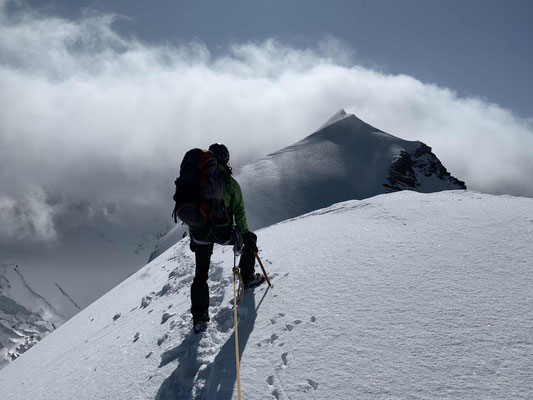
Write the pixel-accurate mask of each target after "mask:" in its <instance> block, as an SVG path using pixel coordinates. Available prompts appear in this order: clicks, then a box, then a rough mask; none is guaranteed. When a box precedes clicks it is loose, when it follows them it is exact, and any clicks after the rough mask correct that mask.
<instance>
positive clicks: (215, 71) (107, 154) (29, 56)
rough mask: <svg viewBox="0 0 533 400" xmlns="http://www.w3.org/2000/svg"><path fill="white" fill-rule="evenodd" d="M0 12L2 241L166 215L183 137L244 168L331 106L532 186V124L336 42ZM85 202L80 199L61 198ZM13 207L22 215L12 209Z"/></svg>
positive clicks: (307, 128)
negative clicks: (153, 33) (138, 35)
mask: <svg viewBox="0 0 533 400" xmlns="http://www.w3.org/2000/svg"><path fill="white" fill-rule="evenodd" d="M0 10H1V11H0V38H1V40H0V87H2V91H1V92H0V109H1V110H2V114H1V118H0V180H1V184H0V196H2V199H4V200H3V202H4V203H2V204H3V206H2V207H3V208H2V210H4V211H2V212H3V213H4V214H2V217H1V218H3V221H4V220H8V221H10V224H7V225H4V224H2V225H3V226H4V227H2V228H0V230H1V231H2V232H3V233H1V234H2V235H4V236H7V235H16V236H17V235H18V236H20V235H21V233H20V232H24V234H26V235H30V233H29V232H33V233H32V235H41V236H42V237H43V238H48V239H49V238H53V237H54V234H52V232H55V230H54V229H53V223H52V221H53V218H54V216H55V218H56V219H57V218H58V216H60V215H61V213H63V214H64V213H69V218H63V219H62V221H70V222H64V223H72V224H75V223H76V222H75V220H76V218H81V217H80V216H77V214H76V213H80V210H83V212H84V213H85V215H84V216H83V218H86V217H88V215H89V214H90V215H94V214H95V211H94V210H95V209H98V210H100V211H98V212H97V213H96V214H98V215H105V216H106V217H109V218H115V221H120V220H121V219H124V218H125V216H128V217H131V215H138V213H137V212H136V211H135V210H138V209H143V210H144V211H143V213H144V214H143V215H144V217H143V218H146V220H149V218H151V217H153V216H154V215H161V214H162V213H164V215H165V216H166V214H168V212H167V211H168V210H167V209H168V207H170V206H169V204H170V203H171V201H170V196H171V195H172V193H171V192H172V190H173V189H172V181H173V178H174V176H175V175H176V173H177V170H178V166H179V162H180V159H181V157H182V155H183V153H184V152H185V151H186V150H187V149H188V148H191V147H195V146H202V147H206V146H208V145H209V144H210V143H211V142H215V141H217V142H224V143H226V144H227V145H228V146H229V148H230V150H231V152H232V158H233V163H234V164H239V163H242V162H245V161H250V160H252V159H254V158H256V157H259V156H262V155H264V154H267V153H269V152H271V151H274V150H277V149H279V148H280V147H283V146H285V145H288V144H291V143H292V142H294V141H297V140H299V139H301V138H303V137H304V136H305V135H307V134H309V133H311V132H312V131H313V130H314V129H316V128H317V127H319V126H320V125H321V124H322V122H324V121H325V120H326V119H327V118H328V117H329V116H330V115H331V114H333V113H334V112H336V111H337V110H338V109H339V108H345V109H347V111H350V112H353V113H355V114H356V115H357V116H359V117H360V118H362V119H363V120H366V121H367V122H369V123H370V124H372V125H374V126H376V127H377V128H380V129H383V130H385V131H388V132H389V133H391V134H394V135H397V136H400V137H403V138H405V139H411V140H421V141H424V142H426V143H427V144H428V145H430V146H432V147H433V149H434V151H435V152H436V154H437V156H439V157H440V158H441V160H442V161H443V162H444V164H445V165H446V166H447V167H448V169H450V170H451V172H452V173H453V174H454V175H456V176H457V177H458V178H460V179H463V180H465V181H466V182H467V184H468V186H469V187H470V188H472V189H476V190H480V191H486V192H493V193H510V194H517V195H527V196H533V181H532V180H531V179H530V177H531V176H532V174H533V161H532V160H533V157H532V156H533V132H532V128H531V124H530V123H528V122H527V121H525V120H520V119H519V118H517V117H516V116H514V115H513V114H512V113H511V112H510V111H508V110H504V109H502V108H500V107H498V106H497V105H494V104H489V103H487V102H486V101H484V100H481V99H476V98H459V97H458V96H457V95H456V94H455V93H454V92H453V91H451V90H449V89H445V88H439V87H436V86H434V85H428V84H424V83H422V82H420V81H418V80H416V79H414V78H412V77H408V76H394V75H387V74H383V73H380V72H377V71H374V70H371V69H369V68H364V67H362V66H357V65H355V66H350V65H349V63H348V60H349V59H350V57H352V53H351V52H350V51H348V50H345V48H344V47H343V45H341V44H339V43H338V42H335V41H334V40H331V39H330V40H329V41H328V42H324V43H321V44H320V45H319V46H317V49H314V50H313V49H295V48H291V47H287V46H284V45H282V44H279V43H277V42H275V41H266V42H264V43H259V44H249V43H247V44H235V45H233V46H231V47H230V51H229V53H228V54H227V55H225V56H222V57H219V58H212V56H211V55H210V53H209V51H208V49H207V48H206V47H205V46H204V45H203V44H202V43H191V44H189V45H186V46H181V47H171V46H164V45H160V46H155V45H146V44H143V43H140V42H138V41H136V40H133V39H126V38H123V37H120V35H118V34H117V33H116V32H115V31H114V30H113V28H112V22H113V18H114V17H113V16H108V15H103V16H102V15H89V16H86V17H84V18H83V19H81V20H79V21H67V20H64V19H61V18H53V17H49V16H42V15H38V14H35V13H32V12H28V11H26V12H25V13H16V14H8V13H7V12H6V8H5V3H1V2H0ZM36 187H37V188H40V190H41V193H46V196H44V195H43V196H44V197H43V196H41V197H40V198H39V199H40V200H39V201H38V203H35V204H39V206H37V205H35V204H33V203H32V202H31V201H29V200H28V199H29V198H34V197H35V196H34V197H32V195H31V194H30V193H34V191H35V188H36ZM6 199H7V200H6ZM52 199H53V200H52ZM13 202H15V203H13ZM81 203H83V204H89V205H90V207H81V208H80V207H77V206H67V204H70V205H72V204H74V205H76V204H77V205H79V204H81ZM13 204H16V206H14V205H13ZM17 207H18V208H17ZM21 207H22V209H24V210H25V211H24V212H23V215H25V217H24V219H23V221H22V220H17V219H14V217H13V215H14V214H13V210H14V209H15V208H17V209H21ZM37 209H41V210H44V211H43V213H41V214H40V213H38V212H36V211H35V210H37ZM6 210H7V211H6ZM31 210H34V211H35V212H34V211H31ZM52 210H61V213H59V212H58V211H52ZM89 210H92V211H91V212H90V213H89ZM14 221H19V222H20V224H22V225H21V226H26V228H21V229H18V230H17V229H15V228H12V226H13V223H14ZM24 224H25V225H24ZM5 226H10V228H5ZM28 226H33V228H32V229H33V230H31V229H29V228H28ZM36 227H39V228H36ZM14 229H15V230H14Z"/></svg>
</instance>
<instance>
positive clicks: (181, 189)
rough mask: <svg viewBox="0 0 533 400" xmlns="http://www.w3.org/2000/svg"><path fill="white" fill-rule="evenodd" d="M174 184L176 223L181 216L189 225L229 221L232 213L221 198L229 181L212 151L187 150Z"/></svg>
mask: <svg viewBox="0 0 533 400" xmlns="http://www.w3.org/2000/svg"><path fill="white" fill-rule="evenodd" d="M175 184H176V192H175V194H174V197H173V198H174V201H175V202H176V205H175V207H174V212H173V213H172V214H173V217H174V222H176V223H177V222H178V220H177V219H178V218H179V219H180V220H181V221H183V222H184V223H185V224H186V225H189V226H190V227H203V226H214V225H218V224H222V223H228V222H229V213H228V210H227V208H226V205H225V204H224V201H223V200H222V196H223V195H224V193H225V191H226V181H225V179H224V174H223V172H221V171H220V169H219V168H218V161H217V159H216V157H215V156H214V155H213V153H212V152H210V151H209V150H202V149H192V150H189V151H188V152H187V153H185V156H184V157H183V161H182V162H181V166H180V175H179V177H178V178H177V179H176V181H175Z"/></svg>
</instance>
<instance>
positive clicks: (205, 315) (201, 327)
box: [192, 310, 209, 333]
mask: <svg viewBox="0 0 533 400" xmlns="http://www.w3.org/2000/svg"><path fill="white" fill-rule="evenodd" d="M208 322H209V312H208V311H207V310H206V311H204V312H202V313H201V314H200V315H194V314H193V320H192V327H193V329H194V333H199V332H205V331H206V329H207V323H208Z"/></svg>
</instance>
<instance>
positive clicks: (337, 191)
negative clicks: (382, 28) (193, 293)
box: [150, 110, 466, 261]
mask: <svg viewBox="0 0 533 400" xmlns="http://www.w3.org/2000/svg"><path fill="white" fill-rule="evenodd" d="M236 179H237V181H238V182H239V184H240V185H241V188H242V192H243V196H244V202H245V205H246V213H247V219H248V224H249V226H250V228H251V229H257V228H261V227H264V226H269V225H271V224H274V223H276V222H279V221H283V220H285V219H287V218H292V217H295V216H297V215H302V214H304V213H307V212H311V211H313V210H317V209H319V208H323V207H327V206H330V205H332V204H335V203H338V202H340V201H346V200H353V199H357V200H361V199H365V198H368V197H371V196H375V195H378V194H381V193H389V192H393V191H399V190H415V191H418V192H423V193H430V192H438V191H441V190H455V189H466V186H465V185H464V182H462V181H459V180H457V179H456V178H454V177H452V176H451V175H450V174H449V173H448V171H447V170H446V168H445V167H444V166H443V165H442V164H441V162H440V161H439V159H438V158H437V157H436V156H435V155H434V154H433V153H432V152H431V148H430V147H428V146H427V145H425V144H424V143H422V142H419V141H407V140H403V139H400V138H397V137H395V136H392V135H389V134H387V133H385V132H382V131H380V130H379V129H376V128H374V127H373V126H371V125H368V124H367V123H365V122H363V121H361V120H360V119H359V118H357V117H356V116H354V115H353V114H347V113H346V112H345V111H344V110H340V111H339V112H337V113H336V114H335V115H333V116H332V117H331V118H330V119H328V121H326V123H325V124H323V125H322V126H321V127H320V129H319V130H318V131H316V132H315V133H313V134H311V135H309V136H308V137H306V138H305V139H303V140H301V141H299V142H297V143H295V144H293V145H291V146H289V147H286V148H284V149H282V150H279V151H277V152H275V153H273V154H270V155H268V156H266V157H264V158H262V159H260V160H258V161H256V162H253V163H251V164H247V165H245V166H244V167H243V168H241V169H240V171H239V172H238V173H237V174H236ZM186 231H187V229H186V227H184V226H181V225H177V226H175V227H174V228H173V229H172V230H171V231H170V232H169V233H167V234H166V235H165V236H164V237H163V238H162V239H161V240H160V241H159V242H158V244H157V248H156V249H155V250H154V252H153V253H152V254H151V256H150V261H151V260H153V259H155V258H156V257H157V256H159V255H160V254H162V253H163V252H164V251H165V250H166V249H168V248H169V247H170V246H172V245H173V244H174V243H176V242H177V241H178V240H179V239H181V237H182V235H183V233H184V232H186Z"/></svg>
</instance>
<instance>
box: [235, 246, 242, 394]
mask: <svg viewBox="0 0 533 400" xmlns="http://www.w3.org/2000/svg"><path fill="white" fill-rule="evenodd" d="M236 263H237V254H236V253H234V254H233V313H234V314H233V317H234V321H235V363H236V367H237V392H238V395H239V400H241V372H240V365H239V329H238V323H237V288H236V280H237V277H239V299H240V297H241V287H242V278H241V274H240V272H239V269H238V268H237V267H236V266H235V265H236ZM243 290H244V289H243Z"/></svg>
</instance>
